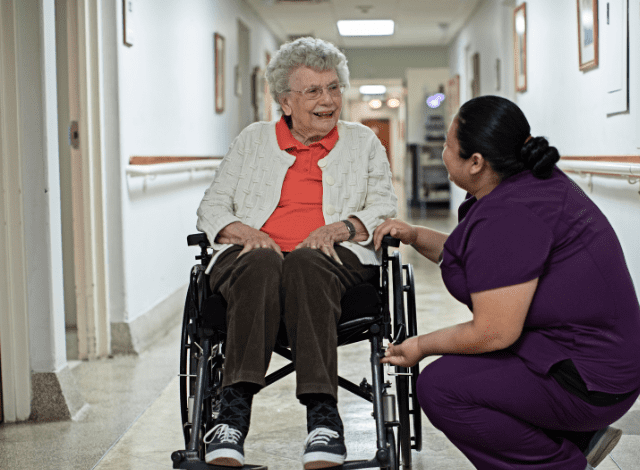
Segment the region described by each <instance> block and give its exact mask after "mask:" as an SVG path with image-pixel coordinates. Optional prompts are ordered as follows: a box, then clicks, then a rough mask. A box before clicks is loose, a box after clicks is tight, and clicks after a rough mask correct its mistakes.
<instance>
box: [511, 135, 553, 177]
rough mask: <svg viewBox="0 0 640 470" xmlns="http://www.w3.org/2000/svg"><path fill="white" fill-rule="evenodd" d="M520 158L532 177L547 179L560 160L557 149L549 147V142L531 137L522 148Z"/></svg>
mask: <svg viewBox="0 0 640 470" xmlns="http://www.w3.org/2000/svg"><path fill="white" fill-rule="evenodd" d="M520 158H522V161H523V162H524V166H525V168H527V169H529V170H531V172H532V173H533V176H535V177H536V178H540V179H547V178H549V177H550V176H551V174H552V173H553V168H554V167H555V165H556V163H557V162H558V160H560V154H559V153H558V149H556V148H555V147H552V146H550V145H549V141H548V140H547V139H545V138H544V137H532V138H530V139H529V140H528V141H527V142H525V144H524V145H523V146H522V150H521V151H520Z"/></svg>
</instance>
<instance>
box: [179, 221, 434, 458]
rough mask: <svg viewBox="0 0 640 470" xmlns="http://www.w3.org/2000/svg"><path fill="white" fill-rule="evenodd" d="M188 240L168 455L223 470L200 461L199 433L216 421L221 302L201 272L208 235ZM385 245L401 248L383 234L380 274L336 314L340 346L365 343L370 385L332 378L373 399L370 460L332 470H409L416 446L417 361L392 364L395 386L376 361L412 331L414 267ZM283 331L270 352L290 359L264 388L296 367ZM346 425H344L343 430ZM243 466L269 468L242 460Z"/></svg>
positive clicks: (202, 450) (202, 446) (352, 291)
mask: <svg viewBox="0 0 640 470" xmlns="http://www.w3.org/2000/svg"><path fill="white" fill-rule="evenodd" d="M187 243H188V245H189V246H196V245H198V246H199V247H200V254H199V255H198V256H196V260H199V261H200V263H199V264H196V265H195V266H193V268H192V269H191V276H190V282H189V287H188V291H187V298H186V302H185V308H184V316H183V323H182V340H181V345H180V411H181V416H182V430H183V434H184V442H185V447H186V448H185V450H179V451H176V452H174V453H173V454H172V455H171V459H172V461H173V468H174V469H175V468H182V469H211V468H219V469H223V468H225V469H226V468H229V467H213V466H209V465H207V464H206V463H205V462H204V454H205V448H206V445H205V444H204V443H203V436H204V435H205V434H206V433H207V432H208V431H209V430H210V429H211V428H212V427H213V426H214V425H215V420H216V417H217V415H218V412H219V406H220V400H221V393H222V377H223V374H224V353H225V331H226V330H225V324H226V302H225V300H224V298H222V296H220V295H217V294H213V293H212V292H211V289H210V287H209V279H208V275H206V274H205V269H206V267H207V265H208V264H209V261H210V260H211V256H212V254H211V252H210V251H209V250H210V243H209V240H208V239H207V236H206V234H204V233H197V234H192V235H189V236H188V237H187ZM391 246H393V247H398V246H400V241H399V240H397V239H395V238H393V237H390V236H385V237H384V240H383V243H382V266H381V267H380V275H379V276H378V278H377V279H374V280H373V281H372V282H369V283H365V284H360V285H358V286H355V287H353V288H351V289H349V290H347V292H346V294H345V295H344V297H343V298H342V301H341V305H342V312H343V313H342V316H341V319H342V318H344V319H346V320H345V321H340V322H339V324H338V327H337V328H338V346H343V345H348V344H352V343H355V342H359V341H364V340H368V341H369V342H370V349H371V356H370V363H371V382H372V383H368V382H367V379H366V378H364V379H363V380H362V382H361V383H360V384H358V385H356V384H355V383H353V382H351V381H349V380H346V379H344V378H343V377H338V385H339V387H342V388H343V389H345V390H348V391H349V392H351V393H353V394H355V395H357V396H359V397H361V398H363V399H364V400H367V401H369V402H370V403H371V404H372V406H373V413H372V416H373V419H374V421H375V427H376V451H375V455H374V456H373V458H371V459H370V460H355V461H346V462H345V463H344V464H343V466H342V467H333V468H336V469H339V468H344V469H361V468H380V469H388V470H399V469H400V466H402V467H403V468H404V469H405V470H407V469H410V468H411V451H412V449H413V450H416V451H420V450H421V448H422V428H421V409H420V406H419V403H418V397H417V394H416V382H417V379H418V375H419V369H418V365H415V366H413V367H411V368H404V367H395V370H396V371H395V373H391V372H389V373H388V375H389V376H395V390H393V387H394V386H393V385H392V383H391V382H390V380H387V381H385V379H384V372H383V365H382V364H381V363H380V358H381V357H383V356H384V351H385V347H384V346H383V343H384V341H385V340H386V341H389V342H394V343H400V342H402V341H404V340H405V339H406V338H407V337H411V336H415V335H417V319H416V302H415V289H414V276H413V267H412V266H411V265H410V264H405V265H403V264H402V258H401V255H400V252H399V251H397V250H396V251H394V252H393V253H392V254H388V248H389V247H391ZM389 271H391V273H390V272H389ZM390 278H391V279H390ZM282 333H284V328H281V329H280V334H279V339H278V342H277V344H276V346H275V349H274V352H275V353H277V354H279V355H280V356H282V357H284V358H285V359H288V360H289V361H290V362H289V363H288V364H287V365H285V366H283V367H282V368H280V369H279V370H277V371H275V372H273V373H271V374H269V375H268V376H267V377H266V383H267V387H268V386H269V385H271V384H273V383H274V382H276V381H277V380H279V379H281V378H283V377H285V376H287V375H288V374H290V373H292V372H294V370H295V367H294V364H293V362H291V361H292V354H291V350H290V349H289V348H288V347H287V346H286V334H282ZM282 338H284V339H282ZM393 392H395V393H393ZM396 398H397V399H396ZM348 426H349V423H348V422H345V427H348ZM244 468H254V469H266V468H267V467H264V466H255V465H254V466H251V465H245V466H244Z"/></svg>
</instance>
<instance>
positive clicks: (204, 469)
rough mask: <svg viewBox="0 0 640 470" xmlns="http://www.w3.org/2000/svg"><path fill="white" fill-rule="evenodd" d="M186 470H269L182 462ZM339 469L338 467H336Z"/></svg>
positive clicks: (259, 467) (252, 466)
mask: <svg viewBox="0 0 640 470" xmlns="http://www.w3.org/2000/svg"><path fill="white" fill-rule="evenodd" d="M173 468H182V469H185V470H230V469H233V470H269V469H268V467H266V466H264V465H245V466H244V467H220V466H219V465H209V464H207V463H205V462H182V463H180V464H179V466H178V467H176V466H175V465H174V467H173ZM336 468H337V467H336Z"/></svg>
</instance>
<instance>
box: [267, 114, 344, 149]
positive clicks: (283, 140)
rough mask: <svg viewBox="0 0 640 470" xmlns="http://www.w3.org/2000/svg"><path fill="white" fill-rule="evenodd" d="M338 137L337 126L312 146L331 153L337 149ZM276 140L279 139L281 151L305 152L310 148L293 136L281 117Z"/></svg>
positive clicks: (277, 126) (277, 125)
mask: <svg viewBox="0 0 640 470" xmlns="http://www.w3.org/2000/svg"><path fill="white" fill-rule="evenodd" d="M338 137H339V136H338V126H335V127H334V128H333V129H331V131H329V133H328V134H327V135H325V136H324V137H323V138H322V139H321V140H319V141H318V142H314V143H313V144H311V145H315V144H320V145H322V146H323V147H324V148H325V150H327V151H330V150H331V149H333V147H335V145H336V142H337V141H338ZM276 138H277V139H278V146H279V147H280V150H290V149H295V150H305V149H308V148H309V147H310V146H306V145H304V144H303V143H302V142H300V141H298V140H297V139H296V138H295V137H294V136H293V134H291V130H290V129H289V126H287V123H286V121H285V120H284V116H283V117H281V118H280V120H279V121H278V122H277V124H276Z"/></svg>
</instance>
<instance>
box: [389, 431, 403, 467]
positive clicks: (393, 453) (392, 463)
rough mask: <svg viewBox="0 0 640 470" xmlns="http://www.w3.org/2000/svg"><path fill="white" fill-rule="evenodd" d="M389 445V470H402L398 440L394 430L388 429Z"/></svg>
mask: <svg viewBox="0 0 640 470" xmlns="http://www.w3.org/2000/svg"><path fill="white" fill-rule="evenodd" d="M387 444H388V445H389V466H388V467H387V468H388V469H389V470H400V453H399V452H398V450H399V449H398V448H397V447H396V438H395V434H394V432H393V428H388V429H387Z"/></svg>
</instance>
